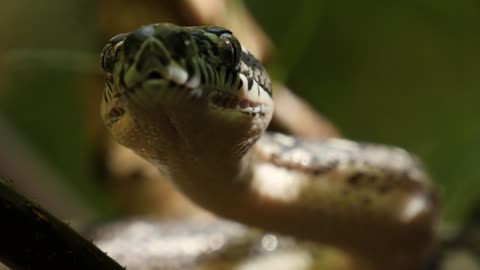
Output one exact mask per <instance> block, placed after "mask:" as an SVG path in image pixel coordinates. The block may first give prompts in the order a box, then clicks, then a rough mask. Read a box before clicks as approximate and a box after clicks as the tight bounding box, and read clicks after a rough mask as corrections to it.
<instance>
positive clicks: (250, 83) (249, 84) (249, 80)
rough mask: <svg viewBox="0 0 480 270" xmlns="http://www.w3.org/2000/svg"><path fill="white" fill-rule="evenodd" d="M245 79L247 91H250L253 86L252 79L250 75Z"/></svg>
mask: <svg viewBox="0 0 480 270" xmlns="http://www.w3.org/2000/svg"><path fill="white" fill-rule="evenodd" d="M247 81H248V91H250V90H252V87H253V79H252V78H250V77H247Z"/></svg>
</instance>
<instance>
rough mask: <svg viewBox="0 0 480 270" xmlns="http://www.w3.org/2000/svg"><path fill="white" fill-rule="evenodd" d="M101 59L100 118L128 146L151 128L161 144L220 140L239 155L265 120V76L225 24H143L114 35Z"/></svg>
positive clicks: (268, 101)
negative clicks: (196, 25) (135, 28)
mask: <svg viewBox="0 0 480 270" xmlns="http://www.w3.org/2000/svg"><path fill="white" fill-rule="evenodd" d="M101 59H102V60H101V66H102V68H103V70H104V72H105V74H106V78H107V82H106V88H105V92H104V99H103V104H102V116H103V118H104V121H105V123H106V124H107V126H108V127H109V128H110V131H111V133H112V134H113V135H114V137H116V138H117V140H118V141H120V142H121V143H124V144H126V145H127V146H132V144H131V143H130V142H131V141H132V140H133V139H132V138H143V137H145V136H146V135H148V134H146V133H148V132H153V131H151V129H152V128H153V129H155V130H156V131H155V133H156V134H157V135H155V137H156V138H158V139H159V140H161V141H162V143H164V144H168V142H170V143H171V142H172V141H176V140H177V142H178V139H179V138H181V139H182V140H183V141H184V142H188V143H189V144H190V147H193V148H195V145H204V144H206V145H212V144H208V141H212V140H220V141H228V143H226V144H229V145H231V146H232V147H236V148H241V149H242V150H238V151H237V152H242V153H243V152H245V151H246V150H247V148H248V147H246V146H248V145H251V144H253V142H254V141H255V140H256V138H258V137H259V136H260V135H261V133H262V132H263V131H264V130H265V129H266V127H267V125H268V123H269V122H270V119H271V116H272V113H273V101H272V92H271V86H270V79H269V78H268V75H267V73H266V72H265V70H264V69H263V67H262V65H261V64H260V63H259V62H258V61H257V60H256V59H255V57H253V56H252V55H251V54H250V53H249V52H247V51H246V50H245V49H244V48H243V47H242V46H241V44H240V42H239V41H238V40H237V38H236V37H235V36H234V35H233V34H232V32H230V31H229V30H227V29H224V28H221V27H216V26H205V27H203V26H202V27H181V26H176V25H173V24H153V25H147V26H143V27H141V28H139V29H137V30H135V31H133V32H130V33H126V34H120V35H117V36H115V37H113V38H112V39H111V40H110V41H109V42H108V43H107V45H106V46H105V47H104V49H103V52H102V57H101ZM140 126H141V127H140ZM147 130H150V131H147ZM149 136H150V135H149ZM150 137H151V136H150ZM197 138H198V141H197ZM195 141H197V142H195ZM246 141H248V143H246ZM192 144H193V146H192ZM239 145H242V147H240V146H239ZM135 146H138V143H136V144H135ZM139 147H140V146H138V147H133V148H139ZM141 148H145V146H141Z"/></svg>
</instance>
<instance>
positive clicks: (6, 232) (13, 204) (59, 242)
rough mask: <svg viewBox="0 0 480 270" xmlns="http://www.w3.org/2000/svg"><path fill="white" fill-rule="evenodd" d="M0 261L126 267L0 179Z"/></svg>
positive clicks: (37, 266) (11, 264) (60, 266)
mask: <svg viewBox="0 0 480 270" xmlns="http://www.w3.org/2000/svg"><path fill="white" fill-rule="evenodd" d="M0 261H2V262H3V263H4V264H6V265H7V266H9V267H11V268H13V269H107V270H108V269H113V270H119V269H124V268H123V267H121V266H120V265H119V264H118V263H116V262H115V261H114V260H112V259H111V258H110V257H108V256H107V255H106V254H105V253H103V252H102V251H101V250H100V249H98V248H97V247H96V246H95V245H93V244H92V243H91V242H90V241H87V240H86V239H84V238H83V237H81V236H80V235H79V234H78V233H77V232H75V231H74V230H73V229H72V228H70V227H69V226H68V225H67V224H65V223H63V222H61V221H60V220H58V219H57V218H55V217H54V216H52V215H51V214H49V213H48V212H46V211H45V210H43V209H42V208H40V207H39V206H38V205H36V204H35V203H33V202H31V201H29V200H28V199H26V198H24V197H23V196H21V195H20V194H18V193H17V192H15V191H14V190H13V188H12V187H11V185H10V184H9V183H8V182H6V181H4V180H1V179H0Z"/></svg>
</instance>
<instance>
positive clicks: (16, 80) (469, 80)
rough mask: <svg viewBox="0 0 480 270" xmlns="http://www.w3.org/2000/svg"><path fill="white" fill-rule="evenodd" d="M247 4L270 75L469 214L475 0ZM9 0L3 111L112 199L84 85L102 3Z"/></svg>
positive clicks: (454, 211) (83, 183)
mask: <svg viewBox="0 0 480 270" xmlns="http://www.w3.org/2000/svg"><path fill="white" fill-rule="evenodd" d="M7 2H8V1H7ZM246 2H247V4H248V6H249V7H250V10H251V12H252V13H253V14H254V16H255V17H256V18H257V19H258V21H259V22H260V23H261V25H262V26H263V27H264V28H265V30H266V32H267V33H268V34H269V35H270V36H271V37H272V39H273V40H274V43H275V44H276V46H277V48H278V51H277V54H276V56H275V57H274V60H273V62H272V63H270V65H269V69H270V70H271V71H272V73H273V74H274V77H275V78H277V79H280V80H283V81H284V82H286V83H287V84H288V85H289V86H290V87H291V88H292V89H294V90H295V91H296V92H297V93H299V94H300V95H302V96H304V97H305V98H306V99H307V100H309V102H311V103H312V104H313V105H314V106H315V107H316V108H317V109H318V110H319V111H320V112H322V113H323V114H325V115H326V116H328V117H329V118H330V119H331V120H333V122H334V123H336V124H337V125H338V126H339V128H340V129H341V130H342V131H343V132H344V134H345V135H346V136H347V137H349V138H352V139H355V140H361V141H373V142H382V143H389V144H395V145H400V146H403V147H405V148H407V149H409V150H410V151H413V152H415V153H417V154H418V155H419V156H420V157H421V158H422V159H423V160H424V161H425V163H426V165H427V167H428V168H429V169H430V172H431V174H432V176H433V178H434V179H435V181H436V182H437V183H438V185H439V187H440V189H441V190H442V197H443V199H444V208H445V210H446V216H447V217H448V219H449V220H451V221H459V220H462V218H463V217H464V216H465V214H466V213H468V211H469V209H470V207H471V205H472V204H473V203H474V202H475V201H477V200H478V199H479V198H480V196H479V195H480V181H479V178H480V167H477V166H476V163H477V162H478V160H479V159H480V125H479V124H478V119H477V117H478V115H480V106H478V105H477V103H478V100H479V98H480V91H478V89H479V87H480V79H479V76H478V73H479V71H480V59H479V58H480V54H479V53H478V48H479V47H480V35H478V25H479V23H480V16H478V15H479V14H480V2H477V1H472V0H459V1H387V2H382V1H366V2H365V1H363V2H358V1H347V2H345V1H340V2H339V1H314V0H308V1H307V0H300V1H295V2H292V1H278V0H263V1H253V0H248V1H246ZM12 3H13V1H12V2H9V3H8V4H7V3H2V4H1V5H2V8H3V13H5V14H7V13H8V14H9V16H7V19H2V21H0V23H1V24H3V25H0V27H1V29H2V30H5V32H4V37H3V38H5V37H6V38H7V40H6V42H4V46H5V44H6V47H5V48H0V56H2V57H3V58H4V60H6V63H7V64H6V65H5V66H6V67H7V70H6V72H2V75H3V78H2V77H0V83H1V84H2V87H1V90H0V113H1V114H3V115H4V116H5V117H6V118H7V119H8V120H9V122H10V123H12V125H13V126H14V127H15V128H16V129H18V130H19V131H20V132H21V134H22V135H21V136H22V137H24V138H25V141H26V142H27V143H28V144H29V145H30V146H31V147H32V148H34V149H35V151H36V152H38V153H39V155H40V156H42V157H43V158H44V159H45V160H46V162H48V163H49V164H51V165H52V166H53V167H54V168H56V169H57V170H58V171H59V172H60V173H61V174H62V175H63V176H64V179H65V182H66V183H68V185H69V186H70V187H72V189H75V190H77V191H78V193H79V194H82V196H84V198H85V201H88V202H90V203H93V204H95V205H96V206H97V207H98V208H99V209H101V208H102V206H103V207H105V206H108V203H106V198H108V196H106V193H104V192H103V193H102V192H101V191H100V190H101V189H99V186H98V184H97V183H98V179H95V175H96V174H95V170H94V169H95V168H94V165H95V164H94V163H93V162H92V159H93V153H94V150H95V149H94V147H95V143H96V141H95V138H94V136H92V134H89V133H88V132H89V129H91V127H89V126H88V125H89V124H90V121H98V120H92V118H89V117H87V115H88V116H91V115H93V116H95V115H98V113H97V111H95V110H98V108H97V107H98V106H97V104H98V103H99V101H98V100H92V96H91V95H89V94H87V91H86V88H87V85H89V80H94V79H92V78H96V77H98V76H99V73H98V69H97V67H96V66H97V58H96V57H97V55H98V54H99V51H100V49H101V46H102V44H103V43H104V42H105V40H106V39H107V37H103V36H101V35H100V34H99V32H98V31H99V30H98V29H97V26H96V23H97V21H96V20H97V19H96V17H95V16H96V15H95V14H96V12H97V11H96V10H95V8H96V7H95V5H94V3H95V2H94V1H88V0H75V1H64V0H45V1H41V2H38V1H31V0H30V1H29V0H18V1H15V2H14V4H12ZM12 26H13V27H12ZM2 75H0V76H2ZM97 79H98V78H97ZM95 90H96V89H95ZM98 91H100V89H98ZM276 109H277V110H282V109H285V108H276ZM92 110H93V112H92ZM107 201H108V200H107Z"/></svg>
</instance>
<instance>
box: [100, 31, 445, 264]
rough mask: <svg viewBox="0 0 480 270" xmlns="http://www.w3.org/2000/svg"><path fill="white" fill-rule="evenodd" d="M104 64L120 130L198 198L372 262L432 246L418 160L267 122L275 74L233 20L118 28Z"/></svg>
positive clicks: (412, 258)
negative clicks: (272, 128) (302, 135)
mask: <svg viewBox="0 0 480 270" xmlns="http://www.w3.org/2000/svg"><path fill="white" fill-rule="evenodd" d="M102 67H103V69H104V71H105V72H106V75H107V83H106V88H105V92H104V96H103V102H102V117H103V119H104V121H105V123H106V125H107V127H108V128H109V130H110V132H111V134H112V135H113V137H114V138H115V139H116V140H117V141H118V142H120V143H121V144H123V145H125V146H127V147H128V148H130V149H132V150H134V151H135V152H136V153H138V154H139V155H141V156H143V157H144V158H145V159H147V160H148V161H150V162H151V163H153V164H154V165H156V166H157V168H159V170H160V171H161V172H163V173H164V174H165V175H167V176H168V177H169V178H170V179H172V180H173V181H174V183H175V184H176V185H177V187H178V188H179V189H180V190H181V191H183V192H184V193H185V194H186V195H187V196H188V197H189V198H191V199H192V200H193V201H194V202H195V203H197V204H199V205H200V206H202V207H204V208H206V209H208V210H210V211H212V212H214V213H216V214H218V215H220V216H223V217H226V218H229V219H232V220H236V221H239V222H242V223H244V224H248V225H252V226H256V227H259V228H262V229H265V230H269V231H274V232H279V233H283V234H288V235H292V236H295V237H299V238H302V239H307V240H312V241H316V242H321V243H326V244H329V245H332V246H335V247H337V248H340V249H343V250H345V251H347V252H349V253H350V254H352V255H353V256H354V257H355V258H357V259H358V260H359V261H362V262H363V263H364V264H365V265H367V267H377V268H381V267H385V266H387V267H388V268H383V269H414V268H415V267H417V266H419V265H421V264H422V263H423V262H424V261H425V259H426V258H427V257H428V256H429V255H430V252H431V251H432V249H433V247H434V243H435V241H434V239H435V232H434V229H433V228H434V223H435V217H436V214H437V203H436V200H435V195H434V192H433V191H432V190H433V189H432V187H431V183H430V180H429V178H428V176H427V175H426V174H425V173H424V172H423V170H422V169H421V168H420V166H419V164H418V162H417V160H416V159H415V158H414V157H412V156H411V155H410V154H408V153H407V152H406V151H404V150H402V149H399V148H396V147H388V146H383V145H376V144H361V143H356V142H353V141H348V140H344V139H329V140H324V141H313V140H305V139H299V138H295V137H291V136H287V135H283V134H278V133H267V132H265V130H266V128H267V126H268V124H269V122H270V119H271V116H272V113H273V106H274V104H273V101H272V91H271V86H270V79H269V78H268V75H267V74H266V72H265V70H264V69H263V67H262V66H261V64H260V63H259V62H258V61H257V60H256V59H255V58H254V57H253V56H252V55H251V54H250V53H249V52H248V51H247V50H246V49H245V48H243V47H242V46H241V45H240V43H239V42H238V40H237V39H236V38H235V37H234V36H233V35H232V33H231V32H230V31H228V30H226V29H223V28H220V27H213V26H212V27H180V26H175V25H171V24H156V25H148V26H144V27H142V28H140V29H138V30H136V31H134V32H131V33H126V34H121V35H118V36H116V37H114V38H112V39H111V40H110V42H109V43H108V44H107V45H106V46H105V48H104V50H103V53H102ZM277 109H280V110H281V109H285V108H277Z"/></svg>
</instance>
